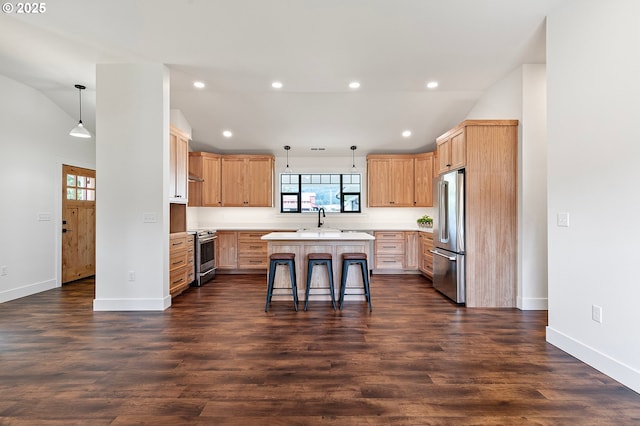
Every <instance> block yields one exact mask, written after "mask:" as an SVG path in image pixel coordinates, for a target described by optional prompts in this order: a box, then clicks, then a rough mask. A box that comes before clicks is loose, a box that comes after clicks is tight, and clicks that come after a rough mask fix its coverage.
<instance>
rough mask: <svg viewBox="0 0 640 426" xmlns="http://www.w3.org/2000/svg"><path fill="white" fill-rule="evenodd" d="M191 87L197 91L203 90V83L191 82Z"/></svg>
mask: <svg viewBox="0 0 640 426" xmlns="http://www.w3.org/2000/svg"><path fill="white" fill-rule="evenodd" d="M193 87H195V88H197V89H204V83H203V82H201V81H194V82H193Z"/></svg>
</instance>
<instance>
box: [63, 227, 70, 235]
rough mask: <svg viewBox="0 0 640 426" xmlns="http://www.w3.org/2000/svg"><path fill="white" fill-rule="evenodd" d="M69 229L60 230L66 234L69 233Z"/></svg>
mask: <svg viewBox="0 0 640 426" xmlns="http://www.w3.org/2000/svg"><path fill="white" fill-rule="evenodd" d="M71 231H72V230H71V229H66V228H62V233H63V234H66V233H67V232H71Z"/></svg>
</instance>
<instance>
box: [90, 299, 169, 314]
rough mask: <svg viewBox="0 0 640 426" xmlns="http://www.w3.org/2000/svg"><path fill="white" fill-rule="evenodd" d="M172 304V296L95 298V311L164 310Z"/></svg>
mask: <svg viewBox="0 0 640 426" xmlns="http://www.w3.org/2000/svg"><path fill="white" fill-rule="evenodd" d="M169 306H171V296H167V297H165V298H163V299H94V300H93V310H94V311H164V310H165V309H167V308H168V307H169Z"/></svg>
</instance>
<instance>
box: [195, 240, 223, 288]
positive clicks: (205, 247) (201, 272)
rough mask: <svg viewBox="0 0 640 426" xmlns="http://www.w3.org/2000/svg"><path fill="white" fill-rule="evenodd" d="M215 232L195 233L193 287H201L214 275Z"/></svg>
mask: <svg viewBox="0 0 640 426" xmlns="http://www.w3.org/2000/svg"><path fill="white" fill-rule="evenodd" d="M216 238H218V237H217V236H216V231H215V230H213V229H200V230H198V231H196V238H195V245H196V247H195V251H196V262H195V263H196V273H195V276H196V279H195V281H194V282H193V284H192V285H193V286H197V287H199V286H201V285H203V284H205V283H206V282H208V281H211V280H212V279H213V278H214V277H215V275H216Z"/></svg>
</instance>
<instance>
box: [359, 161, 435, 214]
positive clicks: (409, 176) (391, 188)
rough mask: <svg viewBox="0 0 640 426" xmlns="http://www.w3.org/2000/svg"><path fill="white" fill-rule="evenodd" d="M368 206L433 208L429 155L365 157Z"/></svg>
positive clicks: (431, 165)
mask: <svg viewBox="0 0 640 426" xmlns="http://www.w3.org/2000/svg"><path fill="white" fill-rule="evenodd" d="M367 179H368V185H367V188H368V196H367V202H368V206H369V207H431V206H433V188H432V182H433V153H432V152H427V153H424V154H416V155H413V154H411V155H391V154H389V155H386V154H385V155H379V154H374V155H369V156H367Z"/></svg>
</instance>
